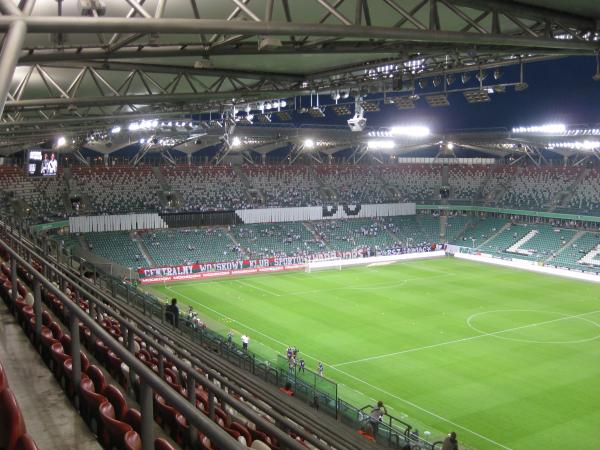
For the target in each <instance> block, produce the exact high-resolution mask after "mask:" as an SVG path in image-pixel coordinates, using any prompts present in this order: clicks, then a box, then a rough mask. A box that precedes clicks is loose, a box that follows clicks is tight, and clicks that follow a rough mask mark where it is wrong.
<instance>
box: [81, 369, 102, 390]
mask: <svg viewBox="0 0 600 450" xmlns="http://www.w3.org/2000/svg"><path fill="white" fill-rule="evenodd" d="M86 374H87V376H88V377H90V380H92V382H93V383H94V390H95V391H96V392H104V389H105V388H106V378H105V376H104V372H102V370H101V369H100V368H99V367H98V366H95V365H91V366H89V367H88V369H87V370H86Z"/></svg>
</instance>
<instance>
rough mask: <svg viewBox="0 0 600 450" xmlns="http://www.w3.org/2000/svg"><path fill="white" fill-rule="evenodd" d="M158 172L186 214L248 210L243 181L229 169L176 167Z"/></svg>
mask: <svg viewBox="0 0 600 450" xmlns="http://www.w3.org/2000/svg"><path fill="white" fill-rule="evenodd" d="M161 171H162V172H163V174H164V175H165V178H166V180H167V182H168V184H169V185H170V187H171V189H172V190H173V191H175V192H177V193H178V194H179V197H180V200H181V202H182V208H181V209H183V210H185V211H222V210H229V209H240V208H246V207H248V206H249V202H248V200H247V196H246V188H245V187H244V184H243V183H242V180H241V179H240V177H239V176H238V174H237V173H236V172H235V170H234V169H233V168H231V167H229V166H208V165H206V166H175V167H164V168H161Z"/></svg>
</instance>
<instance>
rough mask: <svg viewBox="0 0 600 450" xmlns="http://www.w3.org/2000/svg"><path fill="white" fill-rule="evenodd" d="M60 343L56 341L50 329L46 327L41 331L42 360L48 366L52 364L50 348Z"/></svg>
mask: <svg viewBox="0 0 600 450" xmlns="http://www.w3.org/2000/svg"><path fill="white" fill-rule="evenodd" d="M56 342H58V341H57V340H56V339H54V335H53V334H52V331H51V330H50V328H46V327H44V326H42V330H41V334H40V344H41V349H40V350H41V354H42V359H43V360H44V362H45V363H46V364H49V362H50V347H52V344H54V343H56Z"/></svg>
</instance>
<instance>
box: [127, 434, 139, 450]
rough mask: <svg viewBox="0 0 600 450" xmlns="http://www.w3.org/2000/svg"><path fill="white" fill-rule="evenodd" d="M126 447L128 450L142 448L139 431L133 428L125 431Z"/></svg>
mask: <svg viewBox="0 0 600 450" xmlns="http://www.w3.org/2000/svg"><path fill="white" fill-rule="evenodd" d="M125 448H126V449H127V450H142V439H141V438H140V435H139V434H138V433H137V432H135V431H133V430H131V431H128V432H127V433H125Z"/></svg>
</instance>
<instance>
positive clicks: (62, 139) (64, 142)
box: [56, 136, 67, 147]
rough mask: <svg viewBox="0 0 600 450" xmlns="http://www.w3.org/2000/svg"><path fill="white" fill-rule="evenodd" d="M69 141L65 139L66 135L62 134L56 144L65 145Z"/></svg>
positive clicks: (58, 145)
mask: <svg viewBox="0 0 600 450" xmlns="http://www.w3.org/2000/svg"><path fill="white" fill-rule="evenodd" d="M66 143H67V140H66V139H65V137H64V136H60V137H59V138H58V139H57V140H56V146H57V147H63V146H64V145H65V144H66Z"/></svg>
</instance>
